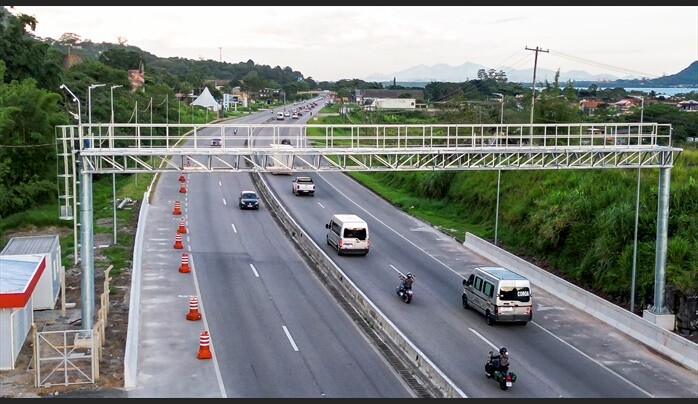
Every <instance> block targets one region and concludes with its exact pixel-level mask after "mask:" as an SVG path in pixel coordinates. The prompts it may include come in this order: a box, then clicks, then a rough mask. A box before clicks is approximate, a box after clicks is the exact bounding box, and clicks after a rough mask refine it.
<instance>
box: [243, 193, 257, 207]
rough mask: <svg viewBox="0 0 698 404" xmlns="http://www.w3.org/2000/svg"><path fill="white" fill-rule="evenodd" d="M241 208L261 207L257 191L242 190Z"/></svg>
mask: <svg viewBox="0 0 698 404" xmlns="http://www.w3.org/2000/svg"><path fill="white" fill-rule="evenodd" d="M239 200H240V209H259V197H258V196H257V193H256V192H255V191H242V192H240V197H239Z"/></svg>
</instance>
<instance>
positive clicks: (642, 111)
mask: <svg viewBox="0 0 698 404" xmlns="http://www.w3.org/2000/svg"><path fill="white" fill-rule="evenodd" d="M631 97H633V98H635V99H638V98H639V99H640V135H639V136H640V138H639V139H638V144H640V143H642V124H643V123H644V114H645V97H640V96H634V95H633V96H631ZM639 164H640V162H639V161H638V167H637V190H636V195H635V234H634V237H633V270H632V278H631V281H630V312H631V313H634V312H635V271H636V266H637V224H638V221H639V218H640V166H639Z"/></svg>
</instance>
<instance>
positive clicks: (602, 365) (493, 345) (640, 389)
mask: <svg viewBox="0 0 698 404" xmlns="http://www.w3.org/2000/svg"><path fill="white" fill-rule="evenodd" d="M530 323H531V324H533V325H535V326H536V327H538V328H540V329H541V330H543V331H545V332H547V333H548V335H550V336H551V337H553V338H555V339H556V340H558V341H560V342H562V343H563V344H565V345H567V346H568V347H570V348H572V349H574V350H575V351H576V352H577V353H579V354H580V355H582V356H583V357H585V358H587V359H589V360H590V361H592V362H594V363H595V364H597V365H599V366H600V367H602V368H603V369H604V370H606V371H608V372H610V373H612V374H614V375H615V376H617V377H618V378H620V379H621V380H623V381H624V382H626V383H628V384H629V385H631V386H633V387H635V388H636V389H638V390H639V391H641V392H642V393H644V394H646V395H647V396H648V397H652V398H654V396H653V395H652V394H651V393H650V392H648V391H645V390H644V389H643V388H642V387H640V386H638V385H636V384H635V383H633V382H631V381H630V380H628V379H626V378H625V377H623V376H621V375H619V374H618V373H616V372H614V371H613V370H612V369H610V368H608V367H607V366H606V365H604V364H603V363H601V362H599V361H597V360H596V359H594V358H592V357H591V356H589V355H587V354H585V353H584V352H582V351H580V350H579V349H577V348H575V347H574V346H572V345H570V344H569V343H568V342H567V341H565V340H563V339H562V338H560V337H558V336H557V335H555V334H553V333H552V332H550V331H548V330H546V329H545V328H543V327H541V326H540V325H539V324H536V323H534V322H533V321H531V322H530ZM468 329H469V330H470V331H472V332H473V334H475V335H477V336H478V337H480V339H481V340H483V341H485V343H487V345H489V346H491V347H492V349H494V350H499V347H497V346H496V345H495V344H493V343H491V342H490V341H488V340H487V338H485V337H483V336H482V335H480V333H479V332H477V331H475V330H473V329H472V328H468Z"/></svg>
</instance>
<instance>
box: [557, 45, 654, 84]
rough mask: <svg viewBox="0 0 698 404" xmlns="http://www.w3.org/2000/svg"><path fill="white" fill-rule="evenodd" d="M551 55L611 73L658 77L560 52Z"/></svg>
mask: <svg viewBox="0 0 698 404" xmlns="http://www.w3.org/2000/svg"><path fill="white" fill-rule="evenodd" d="M551 54H553V55H555V56H559V57H562V58H565V59H569V60H574V61H576V62H582V63H586V64H588V65H591V66H596V67H603V68H605V69H609V70H613V71H617V72H621V73H631V74H637V75H640V76H642V77H645V78H652V77H659V75H657V74H649V73H645V72H639V71H637V70H629V69H624V68H622V67H616V66H611V65H609V64H606V63H601V62H595V61H593V60H589V59H584V58H581V57H579V56H574V55H569V54H567V53H563V52H560V51H554V52H551Z"/></svg>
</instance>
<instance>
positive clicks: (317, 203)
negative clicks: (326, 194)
mask: <svg viewBox="0 0 698 404" xmlns="http://www.w3.org/2000/svg"><path fill="white" fill-rule="evenodd" d="M317 204H318V205H320V207H321V208H323V209H325V207H324V206H322V204H321V203H320V202H317Z"/></svg>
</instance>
